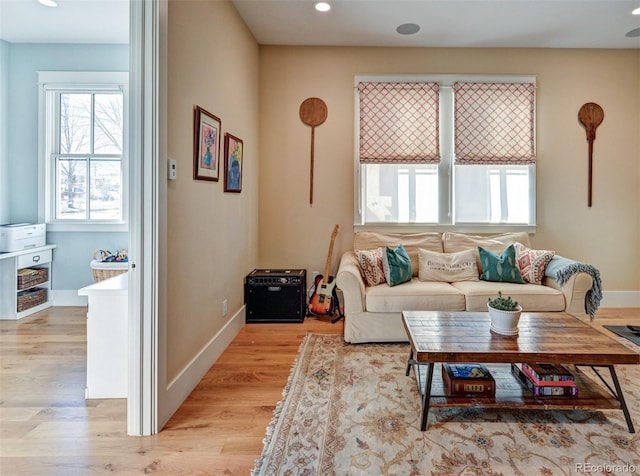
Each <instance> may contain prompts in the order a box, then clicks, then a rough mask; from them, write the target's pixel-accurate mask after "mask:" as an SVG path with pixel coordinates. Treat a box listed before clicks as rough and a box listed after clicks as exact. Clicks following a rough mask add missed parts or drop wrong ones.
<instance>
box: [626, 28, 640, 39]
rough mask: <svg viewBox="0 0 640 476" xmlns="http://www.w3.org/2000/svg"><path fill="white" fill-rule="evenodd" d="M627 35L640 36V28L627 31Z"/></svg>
mask: <svg viewBox="0 0 640 476" xmlns="http://www.w3.org/2000/svg"><path fill="white" fill-rule="evenodd" d="M625 36H626V37H627V38H638V37H639V36H640V28H636V29H635V30H631V31H629V32H627V34H626V35H625Z"/></svg>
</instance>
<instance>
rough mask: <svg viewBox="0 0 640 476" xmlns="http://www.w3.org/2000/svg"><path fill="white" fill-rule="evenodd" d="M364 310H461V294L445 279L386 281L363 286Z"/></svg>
mask: <svg viewBox="0 0 640 476" xmlns="http://www.w3.org/2000/svg"><path fill="white" fill-rule="evenodd" d="M365 293H366V296H365V303H366V310H367V311H369V312H401V311H405V310H407V309H411V310H417V311H428V310H432V311H464V310H465V300H464V294H463V293H462V292H461V291H459V290H458V289H456V288H455V287H453V286H452V285H451V284H449V283H442V282H438V281H420V280H419V279H418V278H413V279H412V280H411V281H409V282H406V283H403V284H400V285H399V286H393V287H389V286H387V285H386V284H381V285H380V286H374V287H371V288H366V290H365Z"/></svg>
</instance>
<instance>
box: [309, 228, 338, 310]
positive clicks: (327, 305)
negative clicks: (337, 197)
mask: <svg viewBox="0 0 640 476" xmlns="http://www.w3.org/2000/svg"><path fill="white" fill-rule="evenodd" d="M338 230H340V225H336V226H335V227H334V228H333V233H332V234H331V244H330V245H329V254H328V255H327V262H326V264H325V266H324V275H322V274H319V275H318V276H316V278H315V289H314V291H313V295H312V296H311V298H310V299H309V312H310V313H311V314H313V315H315V316H333V315H334V314H335V312H336V304H337V301H338V299H337V295H336V289H335V288H336V282H335V279H334V277H333V276H329V273H330V268H331V255H332V254H333V242H334V241H335V240H336V236H338Z"/></svg>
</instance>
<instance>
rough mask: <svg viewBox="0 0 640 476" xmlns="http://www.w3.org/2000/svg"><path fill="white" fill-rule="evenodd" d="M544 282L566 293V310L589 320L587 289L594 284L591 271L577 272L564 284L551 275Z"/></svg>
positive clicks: (581, 318)
mask: <svg viewBox="0 0 640 476" xmlns="http://www.w3.org/2000/svg"><path fill="white" fill-rule="evenodd" d="M542 284H544V285H545V286H550V287H552V288H555V289H557V290H559V291H562V293H563V294H564V301H565V310H564V311H565V312H566V313H569V314H571V315H573V316H575V317H577V318H578V319H580V320H583V321H589V319H590V318H589V315H588V314H587V312H586V308H585V303H586V298H587V291H589V290H590V289H591V287H592V286H593V279H592V278H591V276H590V275H589V273H583V272H580V273H576V274H574V275H573V276H571V277H570V278H569V279H568V280H567V281H566V282H565V283H564V284H563V285H562V286H560V285H559V284H558V282H557V281H556V280H555V279H553V278H550V277H548V276H547V277H545V278H543V280H542Z"/></svg>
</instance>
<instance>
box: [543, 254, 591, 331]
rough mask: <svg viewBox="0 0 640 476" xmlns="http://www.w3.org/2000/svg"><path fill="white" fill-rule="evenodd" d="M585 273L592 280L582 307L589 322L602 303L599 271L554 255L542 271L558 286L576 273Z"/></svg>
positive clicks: (587, 265) (588, 265)
mask: <svg viewBox="0 0 640 476" xmlns="http://www.w3.org/2000/svg"><path fill="white" fill-rule="evenodd" d="M580 272H582V273H587V274H589V275H590V276H591V278H592V279H593V285H592V286H591V289H589V290H588V291H587V295H586V297H585V303H584V307H585V310H586V311H587V314H589V316H590V317H591V320H592V321H593V319H594V318H595V317H596V311H597V310H598V307H600V301H602V281H600V271H598V270H597V269H596V268H594V267H593V266H592V265H590V264H585V263H580V262H578V261H573V260H570V259H569V258H564V257H562V256H558V255H555V256H554V257H553V258H552V259H551V261H550V262H549V264H548V265H547V269H545V271H544V275H545V276H548V277H550V278H554V279H555V280H556V281H557V282H558V284H559V285H560V286H562V285H563V284H564V283H566V282H567V280H568V279H569V278H570V277H571V276H573V275H574V274H576V273H580Z"/></svg>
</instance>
